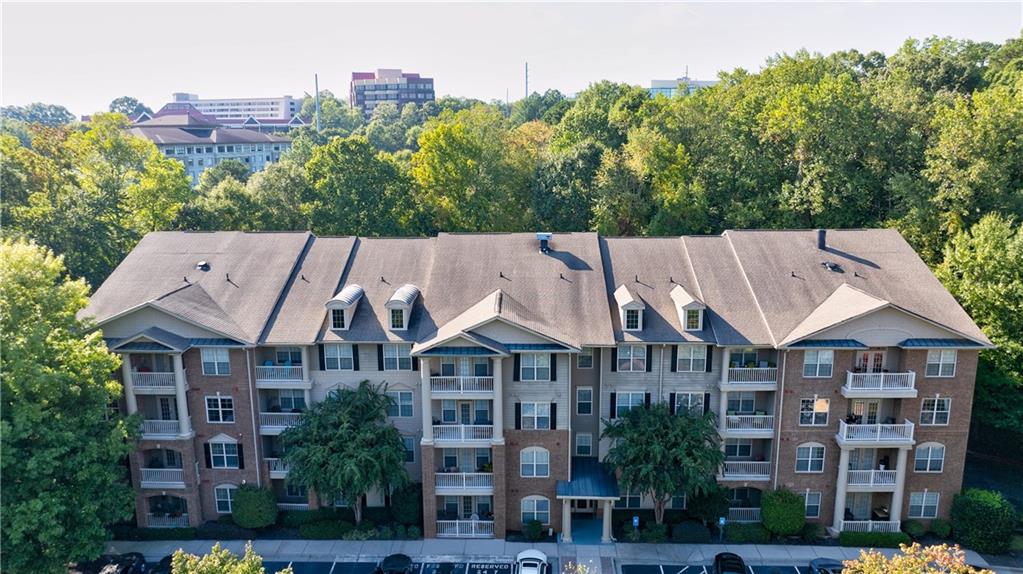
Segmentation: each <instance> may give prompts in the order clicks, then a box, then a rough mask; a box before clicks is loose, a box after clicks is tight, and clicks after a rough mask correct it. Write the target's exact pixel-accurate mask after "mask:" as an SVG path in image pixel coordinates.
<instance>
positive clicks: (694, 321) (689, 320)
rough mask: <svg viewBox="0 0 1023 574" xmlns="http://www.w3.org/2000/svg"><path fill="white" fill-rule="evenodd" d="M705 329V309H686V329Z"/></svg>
mask: <svg viewBox="0 0 1023 574" xmlns="http://www.w3.org/2000/svg"><path fill="white" fill-rule="evenodd" d="M702 329H703V311H702V310H700V309H686V331H700V330H702Z"/></svg>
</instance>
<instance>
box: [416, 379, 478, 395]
mask: <svg viewBox="0 0 1023 574" xmlns="http://www.w3.org/2000/svg"><path fill="white" fill-rule="evenodd" d="M430 390H432V391H433V392H435V393H452V394H457V393H492V392H494V377H430Z"/></svg>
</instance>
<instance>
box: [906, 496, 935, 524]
mask: <svg viewBox="0 0 1023 574" xmlns="http://www.w3.org/2000/svg"><path fill="white" fill-rule="evenodd" d="M939 494H940V493H937V492H928V491H926V490H925V491H923V492H911V493H909V517H910V518H937V517H938V498H939Z"/></svg>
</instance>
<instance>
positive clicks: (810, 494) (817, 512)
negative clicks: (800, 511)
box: [803, 490, 821, 518]
mask: <svg viewBox="0 0 1023 574" xmlns="http://www.w3.org/2000/svg"><path fill="white" fill-rule="evenodd" d="M803 508H805V509H806V510H805V512H804V516H806V517H807V518H820V516H821V493H820V491H811V490H807V491H806V492H804V493H803Z"/></svg>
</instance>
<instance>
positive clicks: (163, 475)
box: [139, 468, 185, 488]
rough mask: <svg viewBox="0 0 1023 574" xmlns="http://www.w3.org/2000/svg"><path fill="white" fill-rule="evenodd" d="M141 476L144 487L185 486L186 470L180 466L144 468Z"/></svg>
mask: <svg viewBox="0 0 1023 574" xmlns="http://www.w3.org/2000/svg"><path fill="white" fill-rule="evenodd" d="M139 478H140V479H141V482H142V488H175V486H177V487H178V488H184V487H185V471H184V469H180V468H143V469H142V472H141V473H140V477H139ZM170 485H175V486H170Z"/></svg>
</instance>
